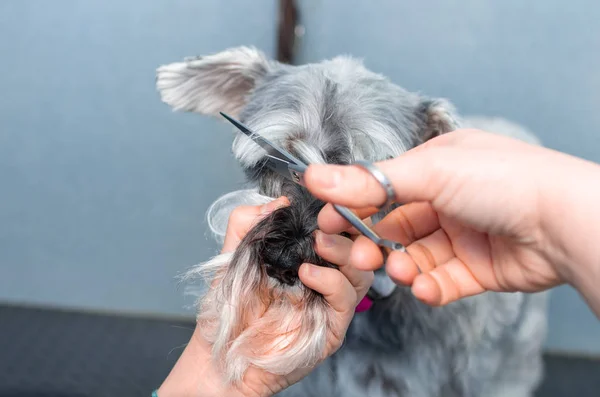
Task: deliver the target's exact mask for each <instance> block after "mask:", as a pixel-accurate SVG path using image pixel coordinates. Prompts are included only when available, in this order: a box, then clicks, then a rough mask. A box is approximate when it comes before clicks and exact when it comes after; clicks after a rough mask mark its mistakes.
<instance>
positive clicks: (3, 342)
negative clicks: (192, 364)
mask: <svg viewBox="0 0 600 397" xmlns="http://www.w3.org/2000/svg"><path fill="white" fill-rule="evenodd" d="M192 330H193V324H192V323H190V322H184V321H181V322H177V321H174V320H151V319H142V318H127V317H120V316H109V315H99V314H86V313H76V312H68V311H60V310H49V309H35V308H23V307H15V306H8V305H5V306H2V305H0V397H115V396H119V397H124V396H128V397H150V393H151V392H152V390H153V389H155V388H156V387H157V386H158V385H159V384H160V383H161V382H162V380H163V379H164V378H165V376H166V375H167V374H168V372H169V370H170V369H171V368H172V366H173V365H174V363H175V361H176V360H177V358H178V357H179V354H181V351H182V349H183V347H184V345H185V343H186V342H187V341H188V339H189V337H190V335H191V333H192ZM546 365H547V369H546V370H547V376H546V381H545V383H544V384H543V385H542V387H541V388H540V390H539V392H538V393H537V396H540V397H554V396H567V395H571V394H573V395H576V396H578V397H587V396H590V397H591V396H594V397H597V396H598V395H599V394H598V393H599V390H600V361H593V360H586V359H580V358H565V357H558V356H547V357H546Z"/></svg>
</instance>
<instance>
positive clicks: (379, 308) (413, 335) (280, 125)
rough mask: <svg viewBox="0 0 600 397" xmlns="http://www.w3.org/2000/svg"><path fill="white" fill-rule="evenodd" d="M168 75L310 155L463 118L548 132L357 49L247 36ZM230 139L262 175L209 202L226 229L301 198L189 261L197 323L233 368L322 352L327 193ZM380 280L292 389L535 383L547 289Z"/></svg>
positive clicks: (415, 138) (438, 393)
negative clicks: (437, 303)
mask: <svg viewBox="0 0 600 397" xmlns="http://www.w3.org/2000/svg"><path fill="white" fill-rule="evenodd" d="M157 88H158V91H159V93H160V95H161V99H162V100H163V102H165V103H166V104H168V105H170V106H171V107H172V108H173V109H174V110H181V111H188V112H197V113H200V114H204V115H212V116H218V115H219V112H225V113H228V114H230V115H232V116H233V117H236V118H237V119H238V120H240V121H241V122H242V123H244V124H245V125H247V126H248V127H249V128H251V129H252V130H254V131H256V132H258V133H260V134H261V135H262V136H264V137H265V138H267V139H268V140H270V141H271V142H273V143H275V144H276V145H278V146H280V147H283V148H285V149H286V150H288V151H289V152H290V153H292V154H293V155H295V156H296V157H298V158H299V159H300V160H302V161H304V162H305V163H335V164H351V163H354V162H355V161H357V160H364V161H368V162H375V161H380V160H384V159H388V158H392V157H396V156H398V155H400V154H402V153H403V152H405V151H407V150H408V149H410V148H413V147H415V146H417V145H419V144H421V143H423V142H425V141H427V140H428V139H431V138H432V137H435V136H437V135H440V134H443V133H446V132H449V131H452V130H454V129H456V128H458V127H459V126H465V125H467V126H471V127H478V128H486V125H487V126H491V127H493V128H489V129H495V130H496V131H497V132H498V133H504V134H508V135H512V136H515V137H517V138H519V139H524V140H529V141H530V142H532V143H535V144H537V143H538V141H537V139H536V138H535V137H533V136H532V135H530V134H528V132H526V131H524V130H522V129H520V128H519V126H516V125H513V124H511V123H509V122H503V121H502V120H499V119H496V120H491V121H489V120H486V119H484V118H472V119H470V120H469V119H463V120H459V117H458V116H457V114H456V112H455V109H454V108H453V106H452V105H451V104H450V103H449V102H448V101H446V100H445V99H441V98H429V97H425V96H423V95H421V94H417V93H412V92H408V91H406V90H404V89H403V88H401V87H399V86H398V85H395V84H394V83H392V82H391V81H389V80H388V79H387V78H385V77H384V76H381V75H378V74H376V73H373V72H371V71H369V70H367V69H366V68H365V67H364V66H363V64H362V63H361V62H360V61H357V60H355V59H353V58H351V57H337V58H334V59H331V60H327V61H323V62H320V63H316V64H307V65H301V66H292V65H284V64H281V63H278V62H276V61H273V60H269V59H268V58H266V57H265V55H264V54H262V53H261V52H260V51H258V50H256V49H254V48H247V47H239V48H233V49H229V50H226V51H223V52H221V53H217V54H212V55H209V56H205V57H195V58H188V59H185V60H183V61H182V62H176V63H172V64H168V65H165V66H162V67H160V68H159V69H158V71H157ZM461 123H463V124H461ZM486 123H487V124H486ZM486 129H487V128H486ZM233 154H234V155H235V157H236V158H237V160H238V161H239V163H240V164H241V166H242V167H243V169H244V170H245V172H246V175H247V180H248V182H249V183H250V184H251V187H250V188H249V189H246V190H240V191H236V192H232V193H229V194H227V195H225V196H223V197H222V198H220V199H219V200H217V201H216V202H215V203H214V204H213V205H212V206H211V208H210V209H209V211H208V218H209V225H210V228H211V230H212V231H213V232H214V234H215V235H216V236H217V237H218V238H220V239H221V241H222V238H223V236H224V233H225V227H226V224H227V220H228V216H229V214H230V212H231V210H232V209H233V208H234V207H236V206H237V205H240V204H252V205H258V204H264V203H266V202H269V201H271V200H273V199H275V198H277V197H280V196H287V197H288V198H289V200H290V203H291V204H290V205H289V206H288V207H284V208H281V209H278V210H275V211H274V212H272V213H271V214H270V215H269V216H267V217H266V218H265V219H263V220H262V221H260V222H258V223H257V224H256V225H255V226H254V227H253V228H252V229H251V230H250V231H249V233H248V234H247V236H246V237H245V238H244V239H243V240H242V242H241V243H240V245H239V247H238V248H237V249H236V250H235V252H233V253H229V254H222V255H218V256H216V257H214V258H212V259H211V260H209V261H208V262H206V263H203V264H200V265H198V266H197V267H195V268H193V269H192V270H191V271H190V272H189V274H187V276H188V279H190V280H191V279H192V278H194V277H196V276H201V277H203V278H204V279H205V280H207V283H208V288H207V290H206V291H205V293H204V294H203V296H201V297H200V299H199V303H198V305H199V314H198V323H199V325H200V327H201V328H202V329H203V330H204V334H205V337H206V338H207V340H208V341H209V342H210V343H211V344H212V351H213V358H214V360H215V362H216V363H218V364H219V365H220V366H221V368H222V369H223V371H224V373H225V374H226V376H227V381H229V382H233V383H235V382H238V381H239V380H240V379H242V378H243V375H244V373H245V371H246V369H247V368H248V367H249V366H255V367H258V368H262V369H264V370H266V371H269V372H272V373H276V374H288V373H290V372H292V371H294V370H295V369H297V368H300V367H303V366H309V365H313V364H314V363H315V362H317V361H318V360H319V359H320V358H321V357H322V354H323V351H324V348H325V337H326V335H327V333H328V329H329V328H330V327H331V319H332V316H331V311H330V310H331V309H330V308H329V306H328V304H327V302H326V301H325V300H324V298H323V297H322V296H321V295H320V294H318V293H316V292H315V291H313V290H311V289H309V288H307V287H305V286H304V285H303V284H302V283H301V282H300V281H299V279H298V274H297V272H298V268H299V266H300V265H301V264H302V263H304V262H309V263H313V264H316V265H321V266H329V267H335V266H334V265H332V264H330V263H328V262H326V261H324V260H323V259H322V258H320V257H319V256H318V255H317V254H316V253H315V250H314V248H313V245H314V237H313V235H314V231H315V230H316V229H317V214H318V212H319V210H320V209H321V208H322V207H323V205H324V203H323V202H321V201H319V200H318V199H316V198H315V197H313V196H312V195H311V194H310V193H308V191H307V190H306V189H305V188H304V187H302V186H301V185H298V184H296V183H293V182H291V181H288V180H285V179H284V178H283V177H281V176H280V175H278V174H276V173H274V172H273V171H271V170H269V169H268V168H267V167H264V160H265V152H264V150H262V149H260V148H259V147H258V146H256V144H255V143H254V142H252V140H251V139H249V138H248V137H246V136H244V135H243V134H237V136H236V137H235V139H234V141H233ZM380 217H381V216H380ZM380 217H379V218H380ZM372 288H373V289H374V290H375V291H376V292H377V293H379V294H380V295H382V296H383V297H384V299H381V300H378V301H376V302H375V303H374V304H373V306H372V307H371V308H370V309H369V310H367V311H364V312H360V313H357V314H356V315H355V317H354V319H353V321H352V323H351V325H350V328H349V329H348V333H347V336H346V339H345V341H344V345H343V346H342V348H341V349H340V350H339V351H338V352H336V353H335V354H334V355H333V356H332V357H330V358H328V359H327V360H326V361H324V362H323V363H321V364H320V365H319V366H318V367H317V368H316V369H315V370H314V371H313V372H312V373H311V374H310V375H309V376H308V377H306V378H305V379H304V380H302V381H301V382H299V383H298V384H296V385H294V386H292V387H290V388H289V389H287V390H285V391H284V392H282V393H281V394H280V395H282V396H287V397H293V396H297V397H307V396H313V397H316V396H332V397H333V396H339V397H353V396H361V397H363V396H373V397H390V396H411V397H458V396H461V397H471V396H473V397H482V396H485V397H500V396H506V397H509V396H510V397H524V396H531V395H533V393H534V390H535V389H536V387H537V386H538V384H539V382H540V380H541V378H542V374H543V364H542V348H543V340H544V338H545V334H546V304H547V295H546V294H545V293H540V294H524V293H491V292H488V293H484V294H481V295H478V296H473V297H470V298H467V299H463V300H461V301H459V302H454V303H452V304H449V305H447V306H445V307H430V306H427V305H425V304H423V303H421V302H420V301H418V300H417V299H416V298H414V296H413V295H412V294H411V292H410V290H409V289H407V288H405V287H402V286H396V285H395V284H393V283H392V282H391V280H390V279H389V278H388V277H387V276H386V273H385V270H379V271H377V272H376V276H375V281H374V283H373V287H372Z"/></svg>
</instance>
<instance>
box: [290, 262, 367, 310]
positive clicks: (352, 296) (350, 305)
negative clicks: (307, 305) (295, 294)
mask: <svg viewBox="0 0 600 397" xmlns="http://www.w3.org/2000/svg"><path fill="white" fill-rule="evenodd" d="M298 276H299V277H300V281H302V283H303V284H304V285H306V286H307V287H308V288H311V289H313V290H315V291H317V292H318V293H320V294H321V295H323V296H324V297H325V299H326V300H327V302H328V303H329V305H330V306H331V307H332V308H333V309H334V310H335V311H336V312H338V313H342V314H346V313H349V312H354V309H355V307H356V305H357V304H358V295H357V293H356V290H355V289H354V287H353V286H352V284H350V281H348V279H347V278H346V276H344V274H342V272H340V271H338V270H336V269H331V268H326V267H322V266H316V265H311V264H308V263H304V264H302V266H300V271H299V272H298Z"/></svg>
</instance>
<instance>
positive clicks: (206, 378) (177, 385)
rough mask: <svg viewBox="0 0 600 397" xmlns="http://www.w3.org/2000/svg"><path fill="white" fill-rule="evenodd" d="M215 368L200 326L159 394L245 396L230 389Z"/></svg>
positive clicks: (166, 396) (168, 396) (169, 396)
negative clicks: (223, 382) (222, 381)
mask: <svg viewBox="0 0 600 397" xmlns="http://www.w3.org/2000/svg"><path fill="white" fill-rule="evenodd" d="M221 379H222V377H221V376H220V375H219V374H218V372H217V370H216V369H215V368H214V366H213V365H212V362H211V357H210V348H209V345H208V343H207V342H206V341H205V340H204V339H203V338H202V336H201V334H200V332H199V330H198V329H196V330H195V331H194V334H193V335H192V338H191V339H190V341H189V343H188V344H187V346H186V348H185V349H184V351H183V353H182V354H181V356H180V358H179V360H178V361H177V363H176V364H175V366H174V367H173V369H172V370H171V372H170V373H169V375H168V376H167V379H165V381H164V382H163V384H162V385H161V386H160V388H159V389H158V397H245V396H244V395H243V394H242V393H240V392H238V391H237V390H235V389H233V388H227V387H225V385H224V384H222V383H221V382H220V381H221Z"/></svg>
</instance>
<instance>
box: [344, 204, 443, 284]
mask: <svg viewBox="0 0 600 397" xmlns="http://www.w3.org/2000/svg"><path fill="white" fill-rule="evenodd" d="M439 227H440V226H439V222H438V218H437V214H436V212H435V211H434V210H433V208H432V207H431V205H430V204H428V203H412V204H407V205H404V206H402V207H399V208H396V209H395V210H393V211H392V212H391V213H389V214H388V215H387V216H386V217H385V218H383V219H382V220H381V221H379V222H378V223H377V224H376V225H375V226H374V227H373V230H374V231H375V232H376V233H377V234H379V236H381V237H382V238H384V239H388V240H392V241H398V242H400V243H401V244H402V245H404V246H409V244H410V243H412V242H414V241H415V240H416V239H418V238H421V237H424V236H427V235H428V234H430V233H432V231H434V230H437V229H439ZM417 250H418V247H415V251H417ZM409 253H410V251H409ZM419 253H420V251H419V252H417V254H419ZM404 256H405V257H407V259H406V260H410V256H408V255H404ZM444 258H446V257H444ZM419 259H421V258H420V256H419ZM444 260H447V259H444ZM350 264H351V265H352V266H353V267H356V268H357V269H360V270H376V269H378V268H380V267H381V266H382V265H383V254H382V252H381V249H380V248H379V247H378V246H377V245H375V244H374V243H372V242H371V241H370V240H368V239H367V238H358V239H356V242H355V244H354V247H353V248H352V253H351V255H350ZM411 264H412V267H414V269H410V272H409V271H408V270H407V269H401V270H399V271H400V272H402V273H403V274H412V273H414V272H415V271H416V272H417V274H418V270H417V263H415V262H412V263H411ZM386 269H387V267H386ZM395 270H396V269H392V273H390V276H391V275H392V274H397V273H398V271H395ZM403 283H404V284H406V282H403Z"/></svg>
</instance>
